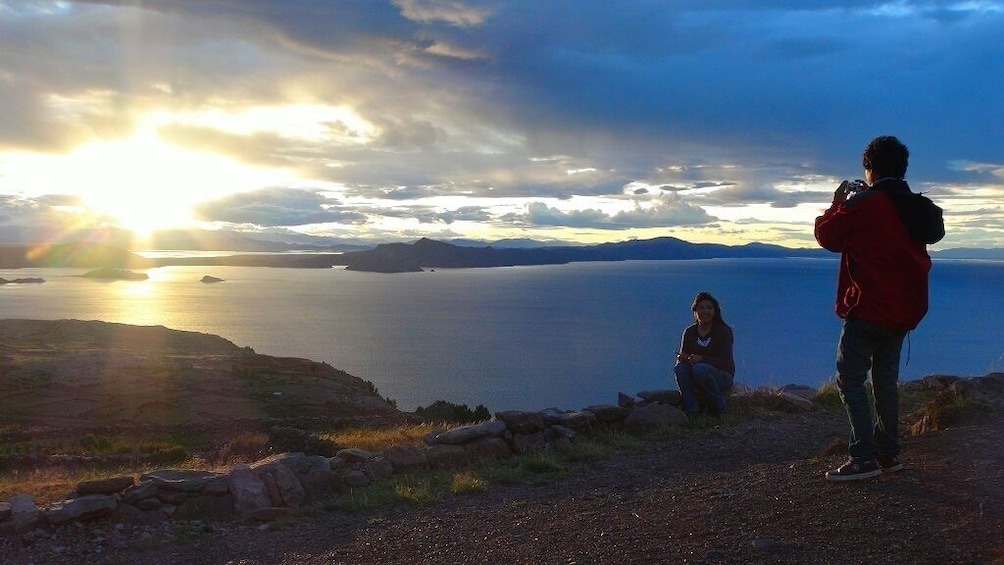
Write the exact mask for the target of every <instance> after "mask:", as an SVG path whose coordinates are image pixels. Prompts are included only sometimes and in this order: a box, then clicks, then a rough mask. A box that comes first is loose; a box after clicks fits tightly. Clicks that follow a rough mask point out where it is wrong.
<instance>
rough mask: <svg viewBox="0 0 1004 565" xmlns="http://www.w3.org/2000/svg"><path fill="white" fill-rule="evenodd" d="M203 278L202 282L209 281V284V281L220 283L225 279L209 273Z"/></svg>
mask: <svg viewBox="0 0 1004 565" xmlns="http://www.w3.org/2000/svg"><path fill="white" fill-rule="evenodd" d="M201 280H202V282H204V283H207V284H208V283H219V282H223V279H221V278H217V277H213V276H209V275H206V276H204V277H202V279H201Z"/></svg>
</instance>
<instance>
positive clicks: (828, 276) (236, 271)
mask: <svg viewBox="0 0 1004 565" xmlns="http://www.w3.org/2000/svg"><path fill="white" fill-rule="evenodd" d="M836 269H837V263H836V261H835V260H804V259H783V260H774V259H736V260H704V261H652V262H647V261H629V262H619V263H582V264H572V265H548V266H535V267H512V268H492V269H457V270H443V269H440V270H437V271H435V272H424V273H405V274H394V275H386V274H377V273H356V272H350V271H345V270H342V269H325V270H313V269H270V268H249V267H167V268H160V269H151V270H149V271H147V273H148V274H149V276H150V278H149V280H146V281H140V282H128V281H111V282H100V281H94V280H89V279H83V278H80V277H78V276H75V275H79V274H81V273H82V272H83V270H78V269H20V270H7V271H3V270H0V278H5V279H8V280H9V279H14V278H26V277H36V276H37V277H42V278H44V279H45V280H46V282H45V283H43V284H24V285H2V286H0V317H3V318H34V319H64V318H74V319H83V320H104V321H109V322H120V323H127V324H136V325H163V326H166V327H169V328H173V329H181V330H190V331H198V332H205V333H211V334H216V335H220V336H223V337H225V338H227V339H229V340H231V341H233V342H234V343H236V344H237V345H240V346H250V347H252V348H254V349H255V351H257V352H259V353H264V354H268V355H278V356H292V357H304V358H309V359H314V360H317V361H325V362H327V363H330V364H331V365H333V366H335V367H337V368H339V369H342V370H345V371H347V372H349V373H351V374H353V375H355V376H358V377H360V378H363V379H366V380H369V381H371V382H373V383H374V384H375V385H376V386H377V388H378V389H379V391H380V394H381V395H383V396H387V397H390V398H393V399H395V400H396V401H397V402H398V406H399V407H400V408H402V409H405V410H411V409H414V408H415V407H416V406H420V405H428V404H430V403H431V402H433V401H435V400H438V399H445V400H449V401H452V402H458V403H464V404H468V405H471V406H474V405H477V404H485V405H486V406H488V407H489V408H490V409H491V410H500V409H537V408H546V407H551V406H554V407H559V408H569V409H574V408H581V407H583V406H586V405H588V404H593V403H601V402H602V403H606V402H616V398H617V393H618V392H625V393H627V394H634V393H636V392H638V391H641V390H644V389H650V388H665V387H675V384H674V383H673V381H672V380H671V378H670V368H671V367H670V364H671V362H672V351H673V350H674V349H675V348H676V346H677V344H678V341H679V337H680V333H681V332H682V330H683V328H684V327H685V326H686V325H687V324H689V323H690V321H691V313H690V302H691V300H692V298H693V296H694V294H695V293H696V292H697V291H699V290H709V291H711V292H712V293H714V294H715V295H716V296H717V297H718V298H719V299H720V300H721V302H722V306H723V311H724V314H725V318H726V320H727V321H728V322H729V323H730V324H731V325H732V326H733V327H734V328H735V334H736V348H735V356H736V365H737V368H738V374H737V379H738V380H740V381H743V382H746V383H747V384H749V385H751V386H759V385H783V384H786V383H800V384H807V385H810V386H819V385H821V384H823V383H825V382H827V381H829V380H830V379H831V377H832V373H833V355H834V349H835V344H836V339H837V336H838V334H839V331H840V323H839V320H838V319H837V318H836V316H835V315H834V314H833V310H832V302H833V292H834V289H835V285H836ZM207 274H208V275H212V276H215V277H219V278H222V279H225V282H223V283H218V284H204V283H202V282H200V279H201V278H202V276H203V275H207ZM1002 282H1004V263H999V262H968V261H939V262H937V263H936V264H935V267H934V270H933V271H932V297H931V311H930V313H929V314H928V317H927V318H926V319H925V320H924V322H922V323H921V326H920V327H919V328H918V329H917V330H915V331H914V332H912V333H911V334H910V340H909V344H908V345H907V346H904V363H903V364H902V374H903V377H904V378H906V379H910V378H917V377H920V376H924V375H927V374H932V373H945V374H954V375H964V376H965V375H982V374H985V373H987V372H989V371H992V370H1004V345H1002V341H1001V340H1000V338H999V336H1000V335H1001V334H1002V332H1004V306H1002V305H1001V302H1002V301H1001V300H1000V288H1001V283H1002ZM908 357H909V359H907V358H908Z"/></svg>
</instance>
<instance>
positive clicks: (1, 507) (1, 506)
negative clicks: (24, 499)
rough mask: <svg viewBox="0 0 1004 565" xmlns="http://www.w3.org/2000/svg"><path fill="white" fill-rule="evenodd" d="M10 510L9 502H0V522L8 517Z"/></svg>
mask: <svg viewBox="0 0 1004 565" xmlns="http://www.w3.org/2000/svg"><path fill="white" fill-rule="evenodd" d="M10 515H11V510H10V503H9V502H0V522H3V521H4V520H6V519H7V518H10Z"/></svg>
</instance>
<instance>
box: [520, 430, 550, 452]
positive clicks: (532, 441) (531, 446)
mask: <svg viewBox="0 0 1004 565" xmlns="http://www.w3.org/2000/svg"><path fill="white" fill-rule="evenodd" d="M546 445H547V441H545V439H544V432H538V433H535V434H513V436H512V450H513V451H514V452H516V453H519V454H524V453H531V452H534V451H543V450H544V448H545V446H546Z"/></svg>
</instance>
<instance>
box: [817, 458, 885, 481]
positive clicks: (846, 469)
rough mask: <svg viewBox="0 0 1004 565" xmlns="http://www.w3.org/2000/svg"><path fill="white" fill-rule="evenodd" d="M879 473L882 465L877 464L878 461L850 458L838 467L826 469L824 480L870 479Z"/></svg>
mask: <svg viewBox="0 0 1004 565" xmlns="http://www.w3.org/2000/svg"><path fill="white" fill-rule="evenodd" d="M881 474H882V467H880V466H879V464H878V461H876V460H874V459H869V460H867V461H861V460H855V459H853V458H851V459H848V460H847V463H844V464H843V465H841V466H840V467H837V468H836V469H830V470H829V471H827V472H826V480H828V481H860V480H861V479H870V478H872V477H877V476H879V475H881Z"/></svg>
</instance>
